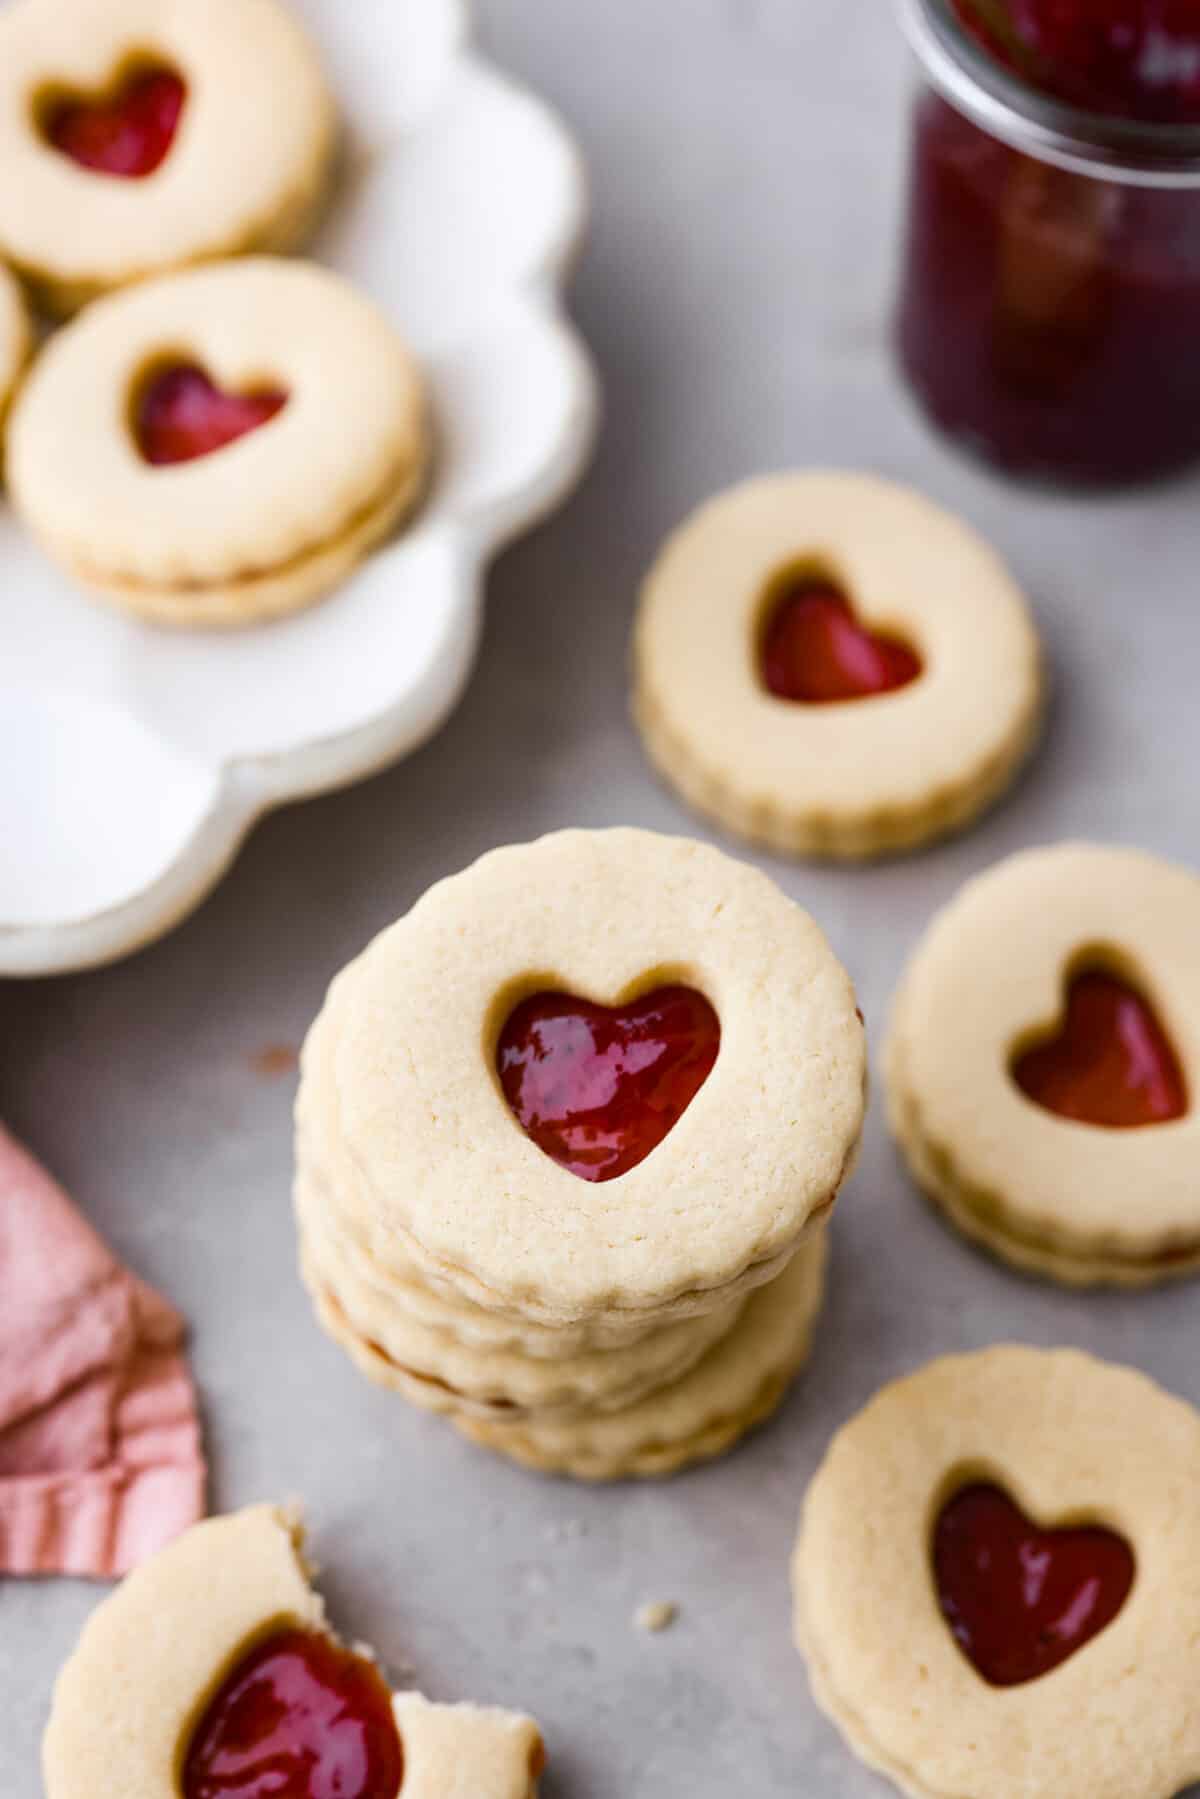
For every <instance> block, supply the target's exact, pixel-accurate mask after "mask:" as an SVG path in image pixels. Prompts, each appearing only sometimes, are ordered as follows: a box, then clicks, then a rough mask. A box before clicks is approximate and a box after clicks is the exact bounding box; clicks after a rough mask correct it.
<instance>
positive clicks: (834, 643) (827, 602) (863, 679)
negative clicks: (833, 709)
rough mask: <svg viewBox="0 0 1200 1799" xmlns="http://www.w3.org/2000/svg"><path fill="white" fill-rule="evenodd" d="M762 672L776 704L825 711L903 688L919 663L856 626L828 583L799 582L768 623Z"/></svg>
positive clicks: (892, 641)
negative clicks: (792, 703) (797, 704)
mask: <svg viewBox="0 0 1200 1799" xmlns="http://www.w3.org/2000/svg"><path fill="white" fill-rule="evenodd" d="M761 669H762V679H763V683H764V685H765V687H766V689H767V692H768V693H773V694H774V695H775V696H776V698H777V699H781V700H796V701H800V702H801V703H802V704H804V705H808V706H824V705H829V704H831V703H833V702H834V701H838V700H865V699H870V698H871V697H872V696H873V695H875V694H880V693H890V692H892V691H893V690H894V689H895V688H897V687H907V686H908V684H909V682H910V681H915V680H916V678H917V676H918V675H919V674H920V672H921V661H920V658H919V657H918V656H917V655H916V654H915V653H914V652H913V651H912V650H911V649H910V648H909V647H908V645H907V644H905V643H901V642H899V640H898V639H896V638H894V637H882V636H876V634H875V633H874V632H872V631H868V630H867V628H866V627H865V626H864V625H860V624H859V622H858V620H857V619H856V618H855V616H854V613H853V611H852V609H851V606H850V602H849V601H848V600H847V599H846V597H845V595H844V594H842V593H840V592H839V591H838V589H837V588H836V587H835V586H834V585H833V583H832V582H829V581H821V580H815V579H810V578H804V577H802V578H799V579H797V580H796V581H795V582H793V583H791V584H790V585H789V586H787V587H786V588H785V589H784V591H783V593H782V594H781V595H780V598H779V599H778V601H777V602H776V604H775V606H774V608H773V609H772V611H771V614H770V616H769V617H768V619H767V626H766V630H765V632H764V633H763V640H762V652H761Z"/></svg>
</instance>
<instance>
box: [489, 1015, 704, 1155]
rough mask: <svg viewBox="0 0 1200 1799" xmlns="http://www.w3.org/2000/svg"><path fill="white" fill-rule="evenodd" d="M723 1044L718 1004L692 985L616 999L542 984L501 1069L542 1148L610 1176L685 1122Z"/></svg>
mask: <svg viewBox="0 0 1200 1799" xmlns="http://www.w3.org/2000/svg"><path fill="white" fill-rule="evenodd" d="M720 1044H721V1025H720V1020H719V1019H718V1017H717V1014H716V1012H715V1011H714V1010H713V1008H712V1006H711V1005H710V1004H709V1002H708V1000H707V999H705V997H704V995H703V994H702V993H697V992H696V990H695V989H694V988H691V987H684V986H670V987H659V988H656V989H655V990H654V991H653V992H652V993H647V994H643V995H642V996H641V998H639V999H635V1000H631V1001H629V1002H627V1003H626V1004H624V1005H617V1006H602V1005H597V1004H594V1003H593V1002H592V1001H590V1000H584V999H579V998H577V997H575V996H574V995H572V994H568V993H557V992H546V993H536V994H533V995H531V996H530V997H529V998H528V999H524V1000H522V1001H521V1002H520V1003H519V1004H518V1005H517V1006H516V1007H515V1008H514V1010H513V1011H512V1012H511V1013H510V1014H509V1016H508V1018H507V1020H506V1022H505V1024H504V1027H503V1029H502V1030H501V1033H500V1039H499V1042H498V1044H497V1046H496V1072H497V1075H498V1077H499V1080H500V1085H501V1088H502V1090H503V1092H504V1097H505V1100H506V1102H507V1104H508V1107H509V1110H510V1111H511V1112H512V1114H513V1116H514V1118H516V1120H517V1122H518V1123H519V1124H520V1126H521V1128H522V1130H523V1131H525V1133H526V1134H527V1136H529V1137H531V1138H532V1140H533V1141H534V1142H535V1143H536V1144H537V1146H538V1148H539V1149H541V1150H543V1151H544V1152H545V1154H546V1155H548V1156H550V1157H551V1159H552V1160H553V1161H555V1162H557V1163H558V1164H559V1166H560V1167H562V1168H566V1169H567V1170H568V1171H569V1172H570V1173H571V1174H574V1175H577V1176H578V1177H579V1179H580V1180H585V1181H611V1180H616V1179H617V1178H618V1177H619V1176H620V1175H623V1174H626V1173H628V1171H629V1170H630V1169H631V1168H636V1167H637V1165H638V1163H639V1162H642V1161H644V1160H645V1158H646V1157H647V1156H648V1155H649V1154H650V1153H651V1151H652V1150H654V1149H656V1148H657V1147H658V1145H659V1144H660V1143H661V1142H662V1140H663V1138H664V1137H666V1136H667V1134H668V1132H670V1131H671V1130H672V1129H673V1128H674V1126H675V1125H676V1124H677V1123H678V1122H679V1120H680V1118H682V1116H683V1114H684V1113H685V1112H686V1110H687V1108H688V1107H689V1106H690V1105H691V1103H692V1101H693V1100H694V1099H695V1097H696V1095H697V1093H698V1092H699V1091H700V1089H701V1087H702V1086H703V1085H704V1083H705V1081H706V1080H707V1079H708V1077H709V1075H710V1074H711V1073H712V1070H713V1067H714V1065H715V1063H716V1060H717V1055H718V1053H719V1050H720Z"/></svg>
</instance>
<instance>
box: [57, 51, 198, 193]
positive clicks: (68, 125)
mask: <svg viewBox="0 0 1200 1799" xmlns="http://www.w3.org/2000/svg"><path fill="white" fill-rule="evenodd" d="M186 99H187V85H186V83H185V82H184V80H183V78H182V76H180V75H177V74H176V73H175V71H174V70H173V69H166V68H147V67H146V66H145V65H142V66H141V67H139V68H136V69H132V70H130V71H129V72H128V73H127V74H126V75H125V76H124V77H123V78H122V79H121V80H120V81H119V82H118V83H117V85H116V87H115V88H113V89H112V90H111V91H110V92H109V93H107V94H104V95H101V96H100V98H98V99H88V98H86V97H84V96H82V95H78V94H57V95H55V96H54V98H52V99H48V100H45V101H43V102H42V104H41V106H40V107H39V109H38V110H39V113H40V117H41V123H42V135H43V136H44V137H45V139H46V141H47V143H49V144H52V145H53V146H54V148H55V149H56V150H59V151H61V153H62V154H63V155H64V156H69V157H70V158H71V161H72V162H77V163H78V164H79V165H80V167H81V168H85V169H91V170H92V171H93V172H94V173H95V174H98V175H116V176H119V177H121V178H122V179H124V180H131V181H132V180H141V179H142V178H143V177H144V176H146V175H153V173H154V171H155V169H157V168H158V167H159V166H160V164H161V163H162V162H163V161H164V160H165V158H166V155H167V152H168V151H169V150H170V148H171V145H172V144H173V143H174V141H175V133H176V132H177V131H178V129H179V121H180V119H181V118H182V117H183V108H184V103H185V101H186Z"/></svg>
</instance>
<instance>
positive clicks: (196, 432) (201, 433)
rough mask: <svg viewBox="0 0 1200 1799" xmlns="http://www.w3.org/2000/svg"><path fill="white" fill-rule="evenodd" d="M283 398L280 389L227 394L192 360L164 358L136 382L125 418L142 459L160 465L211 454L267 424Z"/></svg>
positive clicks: (283, 391) (282, 404)
mask: <svg viewBox="0 0 1200 1799" xmlns="http://www.w3.org/2000/svg"><path fill="white" fill-rule="evenodd" d="M287 402H288V395H287V391H286V389H284V388H282V387H278V386H271V385H269V384H264V385H263V386H261V387H259V386H255V387H252V388H249V389H246V390H244V391H241V392H235V393H229V392H226V390H225V389H223V388H221V387H219V386H218V385H217V384H216V382H214V381H213V380H212V378H211V377H210V376H209V375H208V374H207V373H206V372H205V370H204V369H203V368H201V367H200V366H199V365H198V364H197V363H194V362H182V361H176V360H169V361H166V362H163V363H160V364H158V365H157V366H155V367H152V368H151V369H149V370H148V371H147V372H146V374H145V375H143V376H142V377H141V379H140V380H139V381H138V382H137V383H136V384H135V388H134V392H133V395H132V399H131V404H130V415H131V419H130V422H131V428H132V431H133V435H134V439H135V441H136V443H137V446H138V451H139V453H140V455H141V457H142V460H143V461H144V462H148V463H149V464H150V466H151V467H152V468H164V467H168V466H170V465H172V464H174V463H178V462H193V461H195V460H196V458H197V457H200V456H211V455H212V454H213V453H214V452H215V451H217V450H221V449H224V447H225V446H226V444H231V443H235V442H236V441H237V439H238V438H239V437H245V436H246V434H247V433H248V432H250V431H257V430H258V429H259V428H260V426H262V425H265V424H267V423H268V422H269V421H270V420H271V419H273V418H274V417H275V416H276V414H277V413H279V412H282V411H283V408H284V407H285V406H286V405H287Z"/></svg>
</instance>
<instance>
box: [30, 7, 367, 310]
mask: <svg viewBox="0 0 1200 1799" xmlns="http://www.w3.org/2000/svg"><path fill="white" fill-rule="evenodd" d="M334 139H335V117H334V108H333V102H332V100H331V98H330V95H329V91H328V89H327V87H326V84H325V81H324V78H323V76H322V73H321V68H320V65H319V63H318V60H317V56H316V52H315V50H314V48H313V46H312V45H311V44H310V43H309V41H308V39H307V37H306V36H305V34H304V33H303V31H302V30H301V28H300V25H299V23H298V21H297V20H296V19H295V18H294V16H293V15H292V13H291V12H290V11H289V10H288V8H287V7H286V6H284V5H283V4H281V3H280V0H12V3H11V4H10V5H8V6H6V7H4V9H3V11H2V12H0V256H4V257H7V258H8V260H9V261H10V262H12V263H13V265H14V266H15V267H16V268H18V269H19V270H20V271H21V273H22V274H23V275H24V276H25V277H26V279H27V280H29V281H30V282H31V283H32V285H33V287H34V289H35V290H36V292H37V295H38V297H39V299H40V301H41V302H42V303H43V304H44V305H46V306H47V307H48V308H50V309H51V310H53V311H56V312H70V311H73V310H74V309H75V308H76V307H77V306H79V305H81V304H82V303H83V302H84V301H86V300H90V299H92V298H94V297H95V296H96V295H97V294H99V293H103V292H105V291H106V290H107V289H110V288H114V287H120V286H122V285H124V284H125V283H126V282H130V281H134V280H140V279H141V278H143V277H144V276H146V275H150V274H155V273H158V272H159V271H161V270H164V269H168V268H175V267H179V266H181V265H183V264H187V263H192V262H197V261H200V260H208V259H210V258H213V257H218V256H232V255H240V254H242V253H244V252H246V251H250V250H276V251H281V250H288V249H293V248H295V247H296V245H297V244H298V243H300V242H301V241H302V240H303V238H304V236H305V235H306V234H307V232H308V230H309V228H310V226H311V224H312V222H313V220H314V217H315V214H316V212H317V210H318V207H319V204H320V201H321V199H322V197H323V195H324V192H325V189H326V187H327V184H328V178H329V171H330V164H331V160H332V154H333V149H334Z"/></svg>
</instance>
